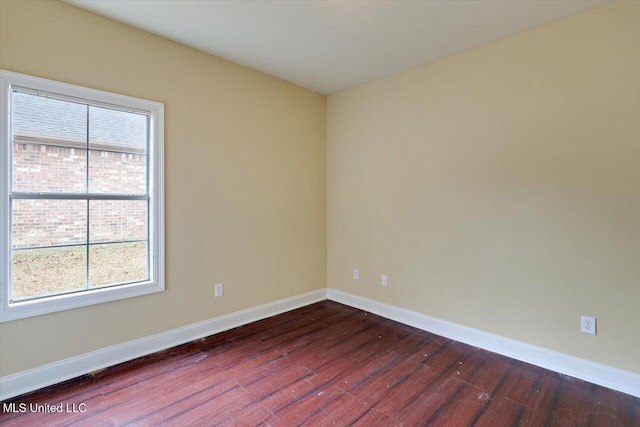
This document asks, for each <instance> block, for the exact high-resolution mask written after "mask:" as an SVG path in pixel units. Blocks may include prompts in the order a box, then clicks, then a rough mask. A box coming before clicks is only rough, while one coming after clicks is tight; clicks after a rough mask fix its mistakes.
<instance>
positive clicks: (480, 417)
mask: <svg viewBox="0 0 640 427" xmlns="http://www.w3.org/2000/svg"><path fill="white" fill-rule="evenodd" d="M4 403H16V404H20V403H25V404H27V405H29V404H30V403H38V404H41V405H43V404H49V405H52V406H57V405H60V404H62V405H63V408H66V405H69V408H70V409H72V408H73V407H74V406H71V405H75V408H76V409H77V408H79V405H80V404H84V405H86V410H85V412H76V413H65V412H63V413H57V412H56V413H45V412H36V413H29V411H27V412H26V413H4V412H3V413H2V414H0V424H2V425H3V426H6V427H9V426H159V425H166V426H187V425H201V426H214V425H230V426H257V425H270V426H294V425H308V426H325V425H338V426H347V425H357V426H403V425H404V426H426V425H430V426H471V425H476V426H492V427H494V426H522V425H528V426H598V427H601V426H602V427H604V426H640V399H637V398H634V397H631V396H628V395H625V394H622V393H618V392H615V391H612V390H609V389H606V388H603V387H598V386H595V385H593V384H589V383H586V382H584V381H580V380H577V379H575V378H571V377H567V376H564V375H560V374H557V373H554V372H551V371H547V370H545V369H542V368H538V367H535V366H532V365H528V364H526V363H522V362H518V361H515V360H512V359H508V358H506V357H502V356H499V355H497V354H494V353H490V352H487V351H484V350H481V349H478V348H476V347H472V346H468V345H465V344H461V343H458V342H455V341H451V340H448V339H446V338H442V337H439V336H437V335H433V334H430V333H427V332H424V331H421V330H418V329H415V328H411V327H409V326H406V325H402V324H400V323H396V322H393V321H390V320H387V319H384V318H381V317H379V316H376V315H373V314H370V313H366V312H363V311H360V310H356V309H354V308H350V307H347V306H344V305H341V304H337V303H334V302H330V301H324V302H321V303H317V304H313V305H310V306H307V307H304V308H301V309H298V310H294V311H291V312H288V313H285V314H281V315H279V316H275V317H272V318H269V319H266V320H262V321H259V322H255V323H252V324H249V325H245V326H242V327H240V328H237V329H233V330H231V331H227V332H224V333H222V334H218V335H215V336H211V337H208V338H205V339H203V340H199V341H196V342H192V343H189V344H186V345H183V346H180V347H176V348H173V349H170V350H167V351H164V352H161V353H157V354H154V355H151V356H147V357H144V358H140V359H137V360H134V361H131V362H127V363H124V364H121V365H118V366H115V367H113V368H110V369H107V370H106V371H102V372H101V373H98V374H94V375H92V376H84V377H81V378H79V379H76V380H73V381H70V382H67V383H65V384H61V385H57V386H53V387H49V388H47V389H44V390H40V391H38V392H35V393H31V394H29V395H25V396H21V397H18V398H15V399H12V400H11V401H9V402H4ZM27 408H28V406H27Z"/></svg>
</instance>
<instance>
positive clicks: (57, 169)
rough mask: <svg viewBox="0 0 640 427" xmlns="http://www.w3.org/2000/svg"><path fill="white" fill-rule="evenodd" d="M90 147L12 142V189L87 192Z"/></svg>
mask: <svg viewBox="0 0 640 427" xmlns="http://www.w3.org/2000/svg"><path fill="white" fill-rule="evenodd" d="M86 156H87V150H83V149H80V148H68V147H55V146H51V145H37V144H13V190H14V191H34V192H52V193H56V192H58V193H59V192H66V193H84V192H85V191H86V188H87V158H86Z"/></svg>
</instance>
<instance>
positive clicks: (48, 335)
mask: <svg viewBox="0 0 640 427" xmlns="http://www.w3.org/2000/svg"><path fill="white" fill-rule="evenodd" d="M0 67H1V68H3V69H7V70H11V71H16V72H21V73H26V74H31V75H35V76H39V77H45V78H50V79H56V80H60V81H63V82H68V83H73V84H79V85H84V86H88V87H92V88H97V89H102V90H107V91H112V92H116V93H122V94H125V95H131V96H136V97H141V98H147V99H151V100H155V101H160V102H164V103H165V108H166V112H165V114H166V116H165V119H166V127H165V140H166V142H165V150H166V240H167V244H166V255H167V263H166V270H167V275H166V285H167V291H166V292H164V293H161V294H155V295H151V296H144V297H138V298H133V299H128V300H124V301H118V302H112V303H107V304H101V305H96V306H92V307H86V308H82V309H76V310H69V311H64V312H59V313H55V314H51V315H44V316H38V317H32V318H29V319H24V320H17V321H13V322H7V323H3V324H1V325H0V341H1V345H0V375H2V376H4V375H8V374H11V373H15V372H18V371H21V370H25V369H28V368H33V367H36V366H39V365H43V364H46V363H50V362H53V361H56V360H60V359H64V358H67V357H70V356H74V355H78V354H82V353H86V352H89V351H92V350H96V349H99V348H102V347H106V346H110V345H114V344H118V343H122V342H125V341H129V340H132V339H135V338H140V337H144V336H148V335H151V334H154V333H158V332H162V331H166V330H170V329H173V328H176V327H179V326H182V325H187V324H191V323H194V322H198V321H202V320H205V319H209V318H211V317H215V316H218V315H222V314H226V313H230V312H234V311H237V310H240V309H244V308H248V307H251V306H255V305H258V304H262V303H267V302H270V301H274V300H277V299H281V298H285V297H289V296H292V295H298V294H302V293H304V292H308V291H312V290H315V289H321V288H324V287H325V285H326V226H325V221H326V215H325V194H326V187H325V174H326V164H325V158H326V145H325V141H326V136H325V131H326V120H325V117H326V115H325V112H326V98H325V97H324V96H322V95H319V94H315V93H313V92H311V91H308V90H305V89H302V88H299V87H297V86H294V85H291V84H289V83H286V82H283V81H281V80H278V79H275V78H273V77H269V76H266V75H264V74H261V73H258V72H255V71H252V70H249V69H247V68H244V67H241V66H239V65H235V64H232V63H229V62H226V61H224V60H221V59H218V58H215V57H212V56H210V55H206V54H204V53H201V52H199V51H196V50H193V49H190V48H187V47H184V46H182V45H179V44H176V43H173V42H170V41H167V40H165V39H162V38H160V37H156V36H153V35H150V34H148V33H145V32H142V31H139V30H135V29H133V28H131V27H128V26H125V25H121V24H119V23H116V22H114V21H111V20H108V19H106V18H102V17H99V16H97V15H94V14H91V13H89V12H85V11H83V10H81V9H78V8H75V7H72V6H69V5H67V4H64V3H60V2H55V1H45V2H40V1H7V0H2V1H0ZM217 282H224V283H225V296H224V297H223V298H218V299H214V298H213V285H214V283H217Z"/></svg>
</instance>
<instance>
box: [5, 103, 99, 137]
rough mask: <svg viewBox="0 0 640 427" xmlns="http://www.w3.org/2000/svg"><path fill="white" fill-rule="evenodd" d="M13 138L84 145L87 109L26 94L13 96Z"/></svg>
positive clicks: (80, 105) (81, 105)
mask: <svg viewBox="0 0 640 427" xmlns="http://www.w3.org/2000/svg"><path fill="white" fill-rule="evenodd" d="M12 125H13V126H12V129H13V138H14V139H21V140H35V141H40V142H56V143H59V144H64V145H71V146H74V147H83V148H86V145H87V106H86V105H84V104H77V103H75V102H69V101H60V100H58V99H52V98H45V97H43V96H37V95H31V94H27V93H20V92H14V93H13V123H12Z"/></svg>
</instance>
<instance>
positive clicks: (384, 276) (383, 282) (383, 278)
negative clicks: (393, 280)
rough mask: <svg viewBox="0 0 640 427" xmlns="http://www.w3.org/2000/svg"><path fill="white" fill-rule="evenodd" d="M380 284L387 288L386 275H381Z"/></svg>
mask: <svg viewBox="0 0 640 427" xmlns="http://www.w3.org/2000/svg"><path fill="white" fill-rule="evenodd" d="M380 284H381V285H382V286H387V275H386V274H383V275H382V277H380Z"/></svg>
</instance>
